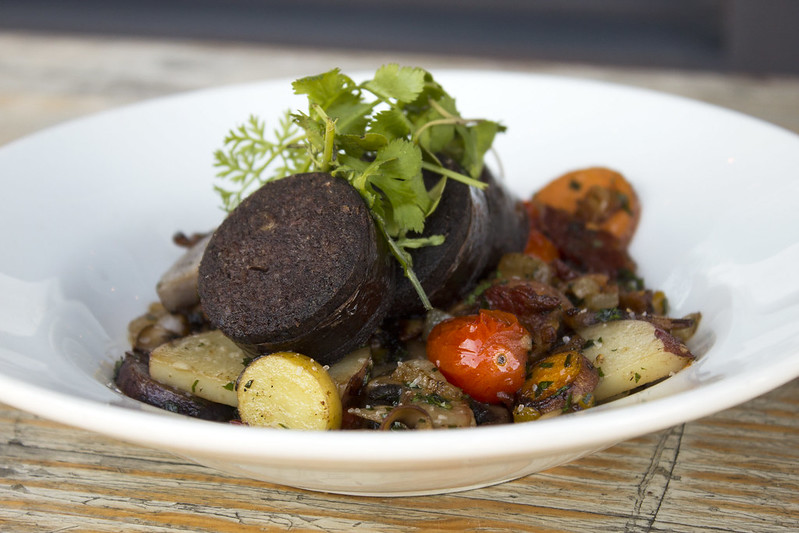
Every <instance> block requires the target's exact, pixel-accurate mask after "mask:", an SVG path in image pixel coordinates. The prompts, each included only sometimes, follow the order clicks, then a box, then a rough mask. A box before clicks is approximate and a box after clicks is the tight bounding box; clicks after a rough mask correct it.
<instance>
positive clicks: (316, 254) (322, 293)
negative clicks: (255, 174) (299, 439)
mask: <svg viewBox="0 0 799 533" xmlns="http://www.w3.org/2000/svg"><path fill="white" fill-rule="evenodd" d="M393 285H394V262H393V257H392V256H391V255H390V253H389V252H388V251H387V247H386V245H385V243H384V241H383V239H382V237H379V236H378V233H377V230H376V228H375V225H374V222H373V221H372V218H371V216H370V214H369V210H368V208H367V207H366V205H365V204H364V202H363V200H362V199H361V197H360V195H359V194H358V192H357V191H356V190H355V189H354V188H353V187H352V186H351V185H350V184H349V183H347V182H346V181H345V180H343V179H340V178H334V177H332V176H330V175H329V174H325V173H309V174H297V175H294V176H289V177H286V178H282V179H279V180H275V181H270V182H268V183H267V184H266V185H264V186H263V187H261V188H260V189H258V190H257V191H256V192H254V193H253V194H252V195H251V196H249V197H248V198H246V199H245V200H244V201H243V202H242V203H241V204H240V205H239V206H238V207H237V208H236V209H235V210H234V211H233V212H231V213H230V215H228V217H227V218H226V219H225V220H224V221H223V222H222V224H221V225H220V226H219V228H218V229H217V230H216V231H215V232H214V235H213V237H212V238H211V241H210V242H209V243H208V247H207V248H206V251H205V254H204V255H203V259H202V262H201V263H200V278H199V293H200V301H201V304H202V308H203V310H204V311H205V313H206V315H207V316H208V319H209V320H210V322H211V323H212V324H213V325H214V326H216V327H217V328H219V329H220V330H221V331H222V332H223V333H225V335H227V336H228V337H230V338H231V339H232V340H233V341H235V342H236V343H238V344H240V345H241V346H242V347H244V348H245V349H247V350H249V351H252V352H256V353H270V352H275V351H280V350H292V351H296V352H300V353H303V354H305V355H307V356H309V357H312V358H314V359H316V360H317V361H319V362H320V363H322V364H330V363H333V362H335V361H337V360H338V359H340V358H341V357H343V356H344V355H345V354H347V353H348V352H350V351H352V350H353V349H355V348H357V347H358V346H359V345H361V344H363V343H364V342H365V341H366V339H367V338H368V337H369V335H370V334H371V333H372V332H373V330H374V329H375V327H376V326H377V325H378V324H379V323H380V322H381V321H382V319H383V318H384V317H385V315H386V312H387V308H388V306H389V305H390V303H391V295H392V291H393Z"/></svg>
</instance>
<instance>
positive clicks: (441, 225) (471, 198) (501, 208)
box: [390, 168, 529, 316]
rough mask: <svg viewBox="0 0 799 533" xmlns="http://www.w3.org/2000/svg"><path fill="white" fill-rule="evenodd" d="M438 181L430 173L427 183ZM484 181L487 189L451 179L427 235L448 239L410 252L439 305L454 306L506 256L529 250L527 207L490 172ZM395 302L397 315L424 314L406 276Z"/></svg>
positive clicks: (399, 280) (485, 173)
mask: <svg viewBox="0 0 799 533" xmlns="http://www.w3.org/2000/svg"><path fill="white" fill-rule="evenodd" d="M453 169H454V168H453ZM455 170H457V169H455ZM438 178H439V177H438V176H431V175H427V174H425V182H426V185H427V186H428V187H430V186H432V185H433V184H434V183H435V181H436V180H437V179H438ZM481 180H483V181H486V182H487V183H488V184H489V186H488V187H487V188H486V189H485V190H480V189H477V188H475V187H469V186H467V185H464V184H463V183H460V182H457V181H454V180H449V181H448V182H447V185H446V188H445V189H444V195H443V196H442V198H441V201H440V203H439V205H438V207H437V208H436V210H435V211H434V212H433V214H432V215H430V217H429V218H428V219H427V221H426V222H425V232H424V234H425V235H443V236H444V243H443V244H441V245H439V246H427V247H423V248H418V249H415V250H411V251H410V253H411V258H412V260H413V270H414V273H415V274H416V277H417V278H418V279H419V282H420V283H421V284H422V287H423V288H424V290H425V292H426V293H427V296H428V298H430V302H431V303H432V304H433V306H434V307H448V306H449V305H451V304H453V303H454V302H455V301H456V300H458V299H460V298H462V297H463V296H465V295H466V294H467V293H468V292H469V291H471V290H472V289H473V288H474V286H475V284H476V283H477V281H479V280H480V279H481V278H482V277H484V276H485V275H486V274H487V271H489V270H491V269H493V268H494V267H495V266H496V264H497V262H498V261H499V258H500V256H501V255H502V254H504V253H507V252H511V251H514V252H518V251H521V250H523V249H524V244H525V242H526V240H527V233H528V231H529V229H528V222H527V218H526V217H527V215H526V212H525V210H524V207H523V205H522V203H521V202H520V201H519V200H517V199H516V198H515V197H514V196H513V195H512V194H511V193H510V192H509V191H508V190H507V189H506V188H505V187H504V186H503V185H502V183H501V182H499V181H497V180H496V179H495V178H494V177H493V176H492V175H491V173H490V172H489V171H488V170H484V171H483V174H482V176H481ZM394 300H395V301H394V305H393V306H392V309H391V310H390V313H391V315H392V316H403V315H408V314H414V313H421V312H423V311H424V308H423V307H422V304H421V302H420V300H419V297H418V296H417V295H416V292H415V291H414V289H413V287H412V286H411V284H410V282H409V281H408V280H407V279H406V278H405V277H404V276H402V277H401V276H398V277H397V288H396V291H395V298H394Z"/></svg>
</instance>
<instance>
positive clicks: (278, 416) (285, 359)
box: [236, 352, 342, 430]
mask: <svg viewBox="0 0 799 533" xmlns="http://www.w3.org/2000/svg"><path fill="white" fill-rule="evenodd" d="M236 394H237V396H238V408H239V416H240V418H241V421H242V422H244V423H245V424H249V425H251V426H266V427H273V428H286V429H306V430H326V429H338V428H340V427H341V417H342V406H341V398H340V397H339V392H338V387H337V386H336V383H335V382H334V381H333V379H332V378H331V377H330V375H329V374H328V372H327V370H326V369H325V367H324V366H322V365H321V364H319V363H318V362H316V361H314V360H313V359H311V358H310V357H307V356H305V355H302V354H298V353H296V352H277V353H273V354H269V355H263V356H261V357H258V358H257V359H255V360H254V361H253V362H251V363H250V364H249V365H247V367H246V368H245V369H244V371H243V372H242V373H241V375H240V376H239V379H238V382H237V385H236Z"/></svg>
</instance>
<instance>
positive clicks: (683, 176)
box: [0, 72, 799, 495]
mask: <svg viewBox="0 0 799 533" xmlns="http://www.w3.org/2000/svg"><path fill="white" fill-rule="evenodd" d="M436 77H437V78H438V79H439V81H441V82H442V83H443V85H444V86H445V87H446V88H447V89H448V90H450V92H452V93H454V94H455V95H456V96H457V97H458V103H459V106H460V109H461V111H462V113H463V114H464V115H465V116H474V115H479V116H485V117H488V118H494V119H499V120H501V121H502V122H504V123H505V124H506V125H507V126H508V132H507V133H506V134H505V135H503V136H502V137H501V138H500V139H499V141H498V143H497V150H498V153H499V154H500V157H501V160H502V164H503V167H504V172H505V179H506V181H507V182H508V184H509V185H510V186H511V187H512V188H513V189H515V190H516V191H517V192H518V193H519V194H521V195H523V196H527V195H529V194H530V193H531V192H532V191H534V190H535V189H536V188H537V187H538V186H540V185H541V184H543V183H544V182H546V181H548V180H549V179H551V178H553V177H555V176H557V175H559V174H561V173H563V172H565V171H568V170H572V169H575V168H579V167H585V166H589V165H604V166H609V167H613V168H615V169H617V170H619V171H621V172H623V173H624V174H625V175H626V176H627V177H628V178H629V179H630V180H631V181H632V182H633V184H634V185H635V186H636V187H637V189H638V191H639V194H640V196H641V200H642V204H643V217H642V220H641V225H640V229H639V233H638V235H637V236H636V238H635V240H634V243H633V247H632V253H633V255H634V257H635V258H636V259H637V261H638V263H639V265H640V273H641V274H642V275H643V276H644V277H645V279H646V281H647V284H648V285H649V286H651V287H655V288H660V289H663V290H665V291H666V293H667V294H668V296H669V299H670V302H671V306H672V310H673V313H672V314H674V315H681V314H685V313H688V312H692V311H696V310H699V311H701V312H702V313H703V315H704V320H703V322H702V326H701V329H700V331H699V333H698V335H697V336H696V337H695V339H694V341H693V343H692V345H691V346H692V348H693V349H694V351H695V352H696V353H698V354H699V360H698V362H697V363H696V364H694V365H693V366H691V367H690V368H689V369H687V370H686V371H684V372H681V373H680V374H678V375H677V376H676V377H674V378H671V379H669V380H667V381H666V382H664V383H662V384H660V385H657V386H655V387H652V388H650V389H648V390H646V391H645V392H643V393H640V394H637V395H634V396H631V397H629V398H627V399H625V400H624V401H623V402H617V403H613V404H609V405H606V406H602V407H598V408H595V409H592V410H589V411H586V412H583V413H579V414H575V415H569V416H564V417H560V418H556V419H552V420H545V421H540V422H535V423H529V424H519V425H507V426H502V427H483V428H474V429H463V430H445V431H435V432H393V433H378V432H328V433H307V432H299V431H297V432H293V431H285V430H273V429H262V428H249V427H241V426H233V425H225V424H217V423H211V422H204V421H199V420H193V419H189V418H184V417H179V416H176V415H172V414H169V413H166V412H163V411H159V410H156V409H153V408H150V407H148V406H145V405H142V404H140V403H138V402H136V401H134V400H131V399H129V398H126V397H124V396H122V395H120V394H118V393H117V392H115V391H114V390H112V389H111V388H110V387H109V385H108V384H109V382H110V379H111V374H112V371H113V367H114V363H115V362H116V361H117V360H118V359H119V358H120V357H121V355H122V354H123V352H124V351H125V349H126V348H127V343H126V327H127V323H128V321H129V320H130V319H131V318H132V317H134V316H136V315H137V314H139V313H141V312H142V311H143V310H144V309H145V308H146V306H147V304H148V303H149V302H151V301H154V300H155V298H156V296H155V291H154V285H155V281H156V280H157V279H158V277H159V275H160V274H161V272H162V271H163V270H164V269H165V268H166V267H167V266H168V265H169V264H171V262H172V261H173V260H174V259H175V258H176V257H177V256H178V255H179V253H180V252H179V250H178V249H176V248H175V247H174V246H173V245H172V244H171V236H172V234H173V233H174V232H175V231H177V230H184V231H186V232H193V231H204V230H208V229H211V228H212V227H214V226H215V225H216V224H217V223H218V222H219V221H220V220H221V217H222V212H221V210H220V209H219V208H218V202H217V198H216V197H215V195H214V193H213V191H212V184H213V182H214V181H215V178H214V169H213V167H212V152H213V150H214V149H216V148H218V147H220V145H221V143H222V138H223V136H224V134H225V133H226V131H227V130H228V129H229V128H230V127H232V126H234V125H235V124H238V123H240V122H243V121H244V120H245V119H246V118H247V117H248V115H249V114H250V113H256V114H258V115H259V116H261V117H263V118H266V119H267V120H270V119H276V118H277V117H278V116H279V113H280V112H282V110H284V109H285V108H286V107H289V106H291V107H297V106H303V102H302V101H301V100H299V99H298V98H297V97H295V96H293V95H292V94H291V90H290V85H289V81H290V80H280V81H271V82H266V83H257V84H251V85H244V86H236V87H230V88H223V89H217V90H208V91H202V92H196V93H191V94H187V95H181V96H176V97H170V98H164V99H159V100H155V101H152V102H148V103H144V104H140V105H135V106H132V107H127V108H124V109H120V110H116V111H111V112H107V113H102V114H99V115H96V116H92V117H89V118H86V119H83V120H78V121H74V122H71V123H68V124H65V125H62V126H59V127H55V128H52V129H49V130H47V131H44V132H41V133H39V134H37V135H34V136H31V137H28V138H25V139H22V140H19V141H17V142H14V143H12V144H10V145H7V146H5V147H4V148H2V149H0V187H2V191H3V194H2V200H1V205H2V208H0V222H1V224H2V225H1V227H2V228H3V230H2V232H1V233H0V250H1V251H2V252H0V401H2V402H5V403H7V404H10V405H12V406H15V407H18V408H20V409H24V410H27V411H30V412H32V413H35V414H37V415H40V416H43V417H46V418H49V419H53V420H56V421H59V422H62V423H65V424H70V425H73V426H77V427H81V428H85V429H88V430H91V431H95V432H97V433H102V434H105V435H109V436H112V437H114V438H118V439H121V440H125V441H130V442H134V443H138V444H141V445H144V446H149V447H153V448H158V449H162V450H169V451H171V452H174V453H176V454H178V455H181V456H184V457H187V458H191V459H193V460H195V461H197V462H199V463H202V464H205V465H209V466H211V467H214V468H218V469H220V470H222V471H225V472H231V473H235V474H240V475H245V476H249V477H252V478H258V479H262V480H267V481H270V482H274V483H280V484H285V485H290V486H295V487H301V488H306V489H312V490H319V491H329V492H338V493H347V494H363V495H402V494H429V493H440V492H447V491H455V490H463V489H468V488H472V487H479V486H484V485H489V484H493V483H499V482H502V481H505V480H510V479H514V478H518V477H520V476H524V475H527V474H530V473H532V472H536V471H540V470H542V469H546V468H549V467H552V466H555V465H557V464H561V463H563V462H566V461H569V460H573V459H575V458H577V457H580V456H582V455H585V454H588V453H590V452H593V451H596V450H599V449H602V448H604V447H607V446H609V445H612V444H614V443H616V442H619V441H622V440H624V439H628V438H631V437H635V436H637V435H642V434H645V433H648V432H653V431H656V430H660V429H662V428H666V427H669V426H672V425H676V424H680V423H683V422H686V421H688V420H692V419H696V418H699V417H702V416H706V415H709V414H711V413H714V412H717V411H720V410H722V409H725V408H728V407H730V406H733V405H735V404H738V403H741V402H744V401H746V400H748V399H750V398H753V397H755V396H757V395H759V394H762V393H764V392H766V391H768V390H770V389H772V388H775V387H777V386H779V385H781V384H783V383H785V382H787V381H789V380H790V379H792V378H794V377H796V376H797V375H799V335H797V333H799V282H798V281H797V280H798V279H799V278H797V276H795V275H793V271H794V270H795V268H796V265H797V264H799V215H798V214H797V212H798V211H797V198H799V178H798V177H797V169H798V168H799V137H797V136H796V135H794V134H792V133H789V132H787V131H784V130H781V129H779V128H776V127H774V126H771V125H769V124H765V123H763V122H760V121H757V120H754V119H751V118H747V117H745V116H741V115H739V114H736V113H732V112H729V111H725V110H722V109H718V108H714V107H712V106H708V105H704V104H700V103H696V102H692V101H687V100H684V99H680V98H675V97H671V96H665V95H662V94H657V93H653V92H648V91H643V90H636V89H630V88H624V87H618V86H613V85H608V84H602V83H594V82H587V81H579V80H569V79H562V78H556V77H547V76H531V75H515V74H503V73H495V72H439V73H436Z"/></svg>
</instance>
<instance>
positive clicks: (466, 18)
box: [0, 0, 799, 74]
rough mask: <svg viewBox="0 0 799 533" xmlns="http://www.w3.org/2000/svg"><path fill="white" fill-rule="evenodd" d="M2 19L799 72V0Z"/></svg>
mask: <svg viewBox="0 0 799 533" xmlns="http://www.w3.org/2000/svg"><path fill="white" fill-rule="evenodd" d="M0 29H11V30H26V31H43V32H44V31H49V32H53V31H56V32H67V33H84V34H86V33H90V34H100V35H117V36H129V37H162V38H163V37H166V38H176V39H205V40H217V41H230V42H257V43H269V44H277V45H281V44H282V45H292V46H308V47H325V48H335V49H339V50H340V49H369V50H387V51H398V52H425V53H440V54H457V55H460V56H463V55H472V56H480V57H488V58H490V57H502V58H505V59H522V60H543V61H565V62H582V63H595V64H606V65H624V66H645V67H659V68H664V67H665V68H687V69H706V70H715V71H725V72H743V73H754V74H773V73H785V74H797V73H799V0H526V1H525V0H404V1H402V2H389V1H381V0H0Z"/></svg>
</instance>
